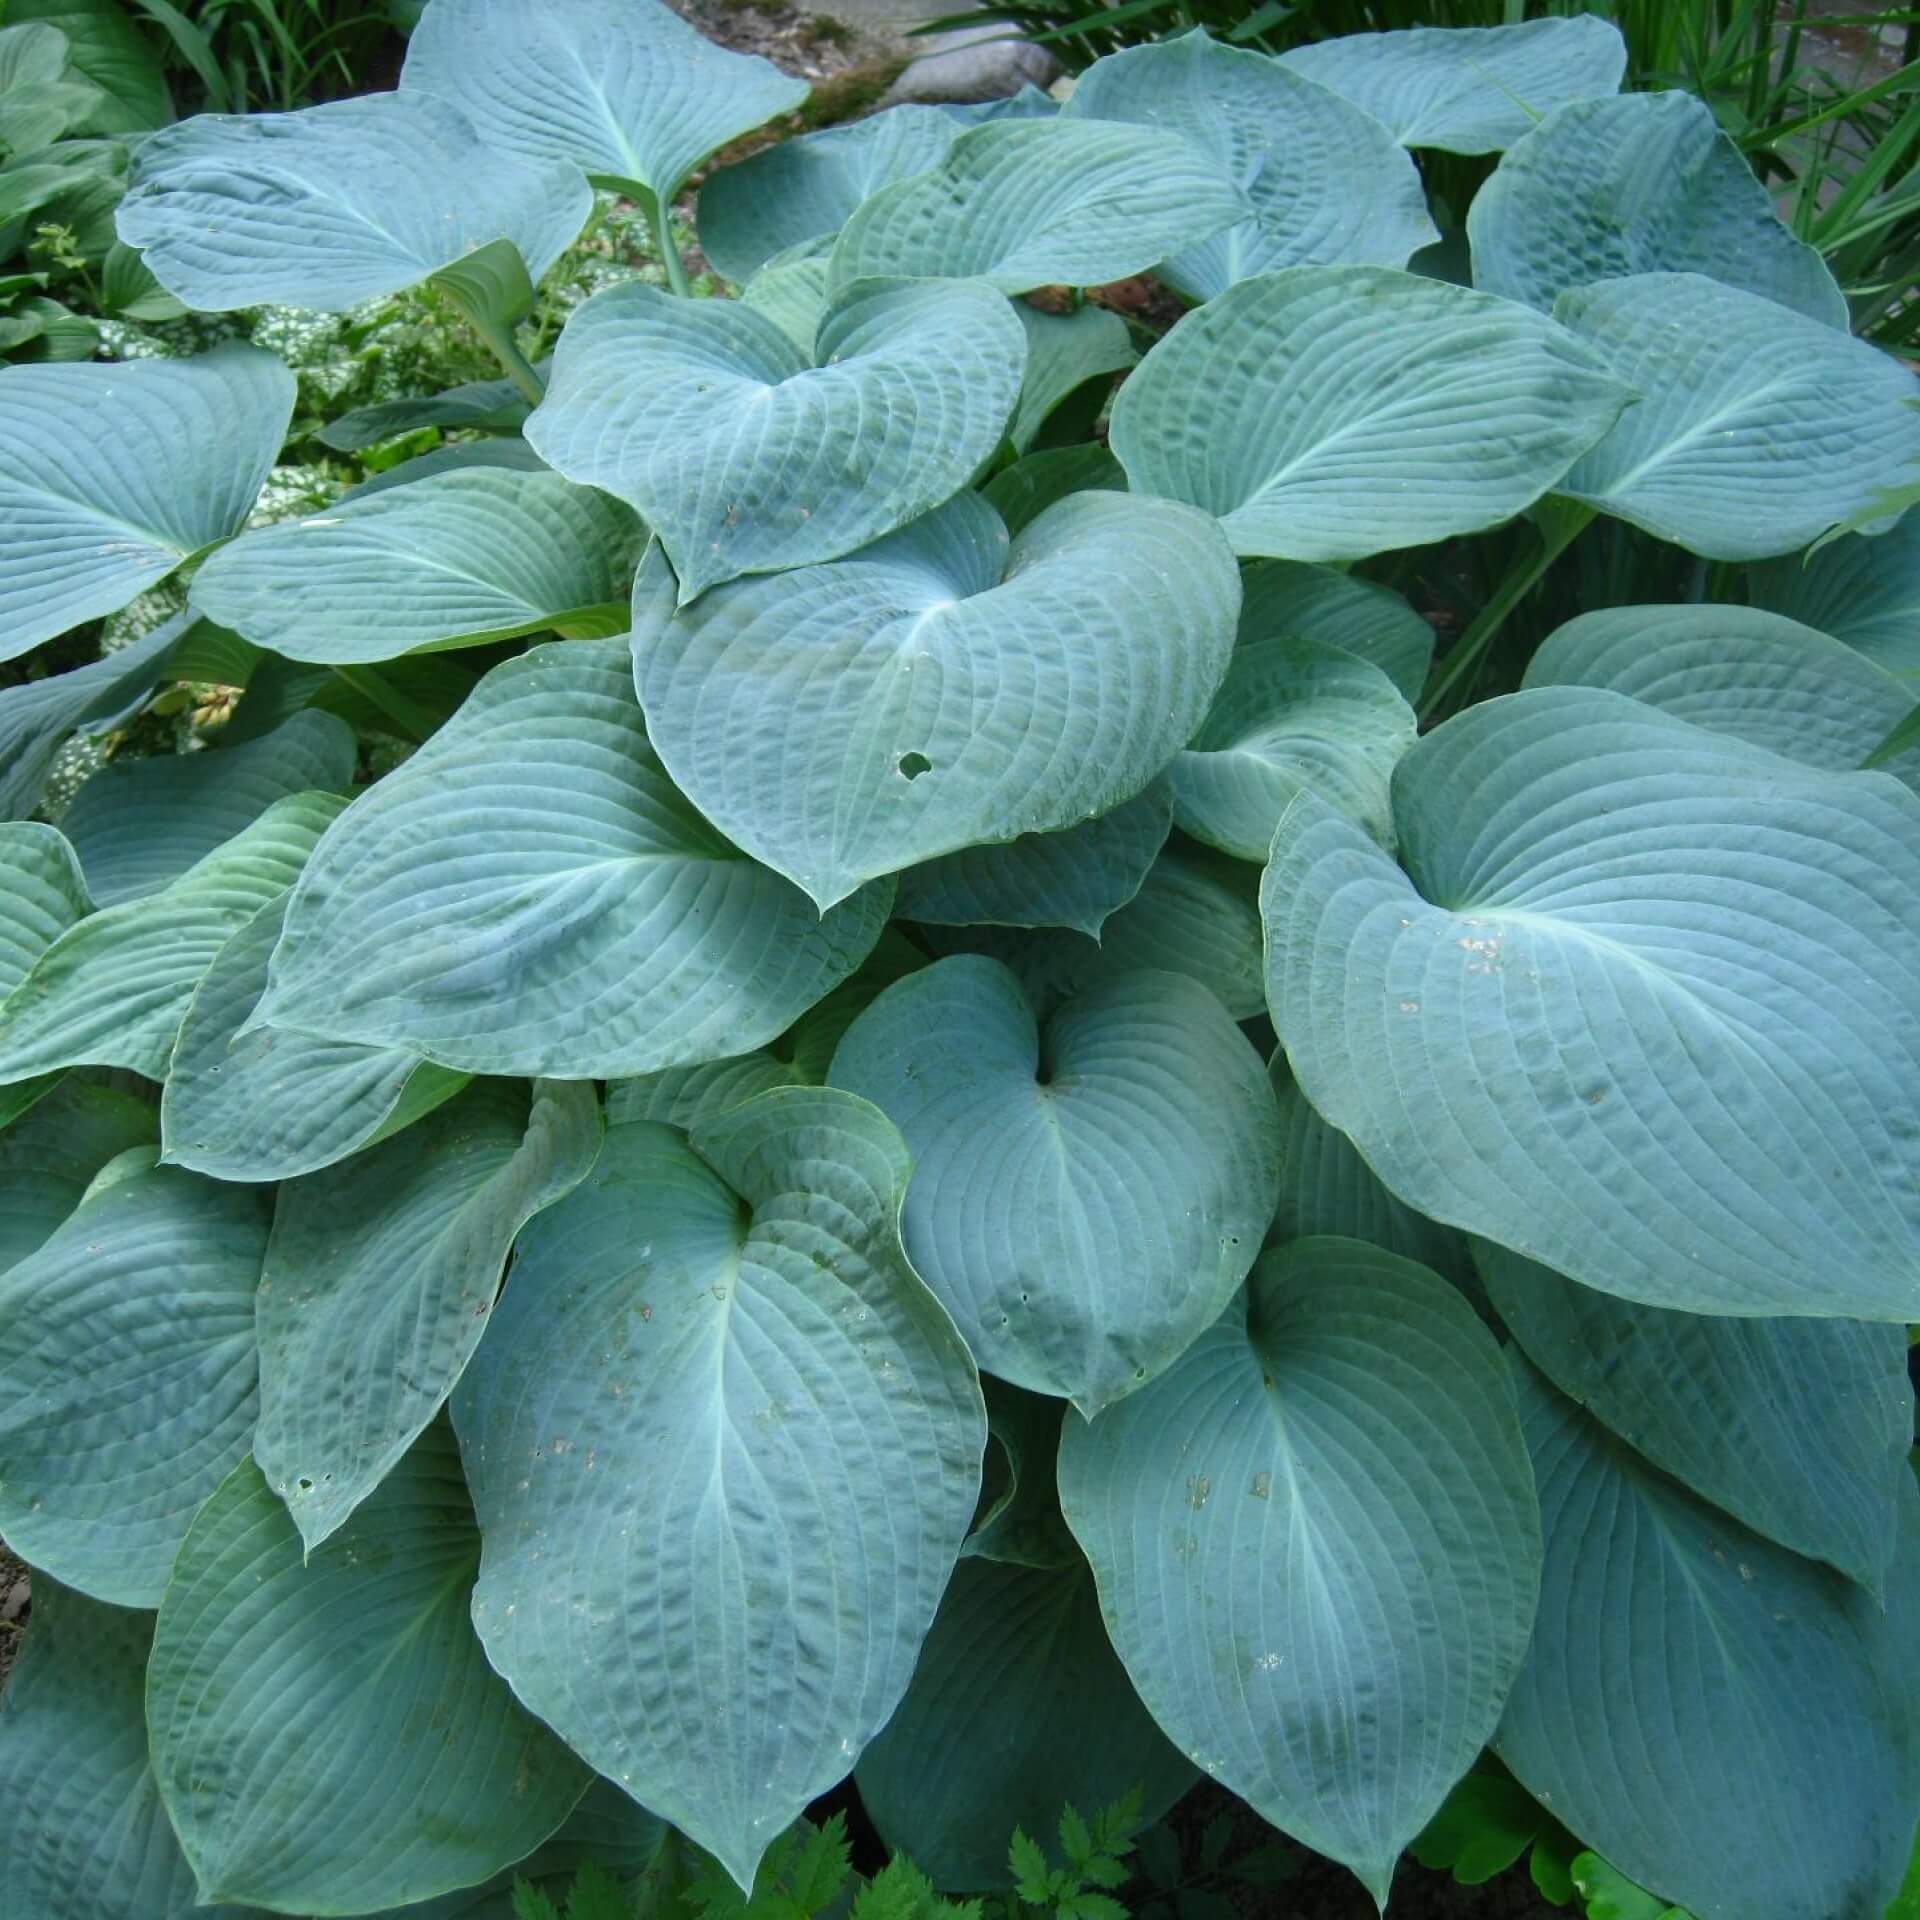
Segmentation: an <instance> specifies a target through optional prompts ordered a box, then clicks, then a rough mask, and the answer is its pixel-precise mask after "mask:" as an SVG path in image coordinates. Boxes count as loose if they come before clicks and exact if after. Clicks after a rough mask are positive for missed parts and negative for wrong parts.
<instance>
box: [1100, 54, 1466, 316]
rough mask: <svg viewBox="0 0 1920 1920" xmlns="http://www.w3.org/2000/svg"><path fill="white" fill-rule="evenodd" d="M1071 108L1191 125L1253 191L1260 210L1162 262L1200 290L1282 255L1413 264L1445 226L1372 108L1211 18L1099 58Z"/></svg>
mask: <svg viewBox="0 0 1920 1920" xmlns="http://www.w3.org/2000/svg"><path fill="white" fill-rule="evenodd" d="M1065 112H1066V115H1067V117H1068V118H1069V119H1076V118H1077V119H1089V120H1123V121H1130V122H1132V123H1134V124H1135V125H1138V126H1146V127H1163V128H1165V129H1166V130H1167V131H1169V132H1171V133H1178V134H1181V135H1183V136H1184V137H1185V138H1186V139H1187V140H1189V141H1191V142H1192V143H1193V145H1194V146H1196V147H1197V148H1198V149H1199V150H1200V151H1201V152H1202V153H1204V154H1206V155H1207V157H1208V158H1209V159H1211V160H1212V161H1213V163H1214V165H1215V166H1216V167H1217V168H1218V169H1219V171H1220V173H1221V175H1222V177H1223V178H1225V179H1227V180H1230V181H1232V182H1233V183H1234V185H1235V186H1237V187H1239V188H1240V189H1241V191H1242V192H1243V193H1245V195H1246V196H1247V200H1248V202H1249V204H1250V205H1251V206H1252V208H1253V217H1252V218H1251V219H1248V220H1243V221H1240V222H1239V223H1238V224H1236V225H1234V226H1231V227H1227V228H1225V229H1223V230H1222V231H1221V232H1219V233H1216V234H1214V235H1213V237H1212V238H1211V239H1208V240H1204V241H1202V242H1201V243H1200V245H1198V246H1196V247H1186V248H1183V249H1182V250H1181V251H1180V252H1178V253H1176V254H1174V255H1173V257H1172V258H1171V259H1169V260H1167V261H1165V262H1163V263H1162V265H1161V267H1160V272H1159V277H1160V278H1161V279H1162V280H1164V281H1166V283H1167V284H1168V285H1169V286H1171V287H1173V288H1175V289H1176V290H1177V291H1179V292H1181V293H1184V294H1186V295H1187V296H1188V298H1190V299H1193V300H1211V299H1212V298H1213V297H1214V296H1215V295H1216V294H1220V293H1224V292H1225V291H1226V290H1227V288H1228V287H1230V286H1232V285H1233V284H1234V282H1235V281H1237V280H1245V279H1248V278H1250V277H1251V276H1252V275H1254V274H1256V273H1265V272H1267V271H1268V270H1269V269H1271V268H1275V267H1326V266H1333V265H1336V264H1338V263H1339V262H1341V261H1354V262H1357V263H1360V264H1362V265H1366V266H1377V267H1403V266H1405V265H1406V263H1407V260H1408V257H1409V256H1410V255H1412V254H1413V253H1415V252H1417V251H1418V250H1419V249H1420V248H1421V247H1424V246H1426V245H1428V244H1429V242H1431V241H1434V240H1437V239H1439V237H1440V235H1439V233H1438V232H1437V231H1436V229H1435V227H1434V224H1433V222H1432V220H1431V219H1430V218H1429V217H1428V215H1427V199H1426V194H1425V192H1424V190H1423V189H1422V187H1421V185H1420V173H1419V169H1418V168H1416V167H1415V166H1414V164H1413V159H1412V156H1411V155H1409V154H1408V153H1407V151H1406V149H1405V148H1404V147H1402V146H1401V145H1400V143H1399V142H1398V141H1397V140H1396V139H1395V138H1394V136H1393V135H1392V134H1391V133H1390V132H1388V130H1387V129H1386V128H1385V127H1383V126H1382V125H1381V124H1380V122H1379V121H1378V120H1376V119H1375V118H1374V117H1373V116H1372V114H1370V113H1363V112H1362V111H1361V110H1360V109H1359V108H1358V107H1356V106H1354V105H1352V104H1351V103H1350V102H1349V101H1346V100H1343V99H1342V98H1341V97H1340V96H1339V95H1338V94H1337V93H1331V92H1329V91H1328V90H1327V89H1326V88H1325V87H1322V86H1317V85H1315V84H1314V82H1313V81H1312V80H1310V79H1305V78H1302V77H1301V76H1300V75H1299V74H1297V73H1294V72H1292V71H1290V70H1289V69H1288V68H1287V67H1285V66H1283V65H1282V64H1281V63H1280V62H1279V61H1277V60H1273V59H1270V58H1269V57H1268V56H1267V55H1265V54H1263V53H1255V52H1253V51H1252V50H1251V49H1247V48H1241V47H1231V46H1223V45H1221V44H1220V43H1219V42H1217V41H1215V40H1212V39H1210V38H1208V36H1207V34H1206V32H1205V31H1204V30H1196V31H1195V32H1192V33H1184V34H1181V35H1180V36H1179V37H1178V38H1176V39H1172V40H1162V41H1159V42H1157V43H1155V44H1152V45H1148V46H1143V47H1128V48H1126V49H1125V50H1124V51H1122V52H1120V53H1112V54H1109V55H1108V56H1107V57H1106V58H1105V59H1104V60H1096V61H1095V62H1094V63H1093V65H1092V66H1091V67H1089V68H1088V69H1087V71H1086V72H1085V73H1083V74H1082V75H1081V76H1080V78H1079V80H1078V81H1077V82H1076V83H1075V85H1074V89H1073V96H1072V98H1071V99H1070V100H1069V101H1068V102H1067V105H1066V109H1065Z"/></svg>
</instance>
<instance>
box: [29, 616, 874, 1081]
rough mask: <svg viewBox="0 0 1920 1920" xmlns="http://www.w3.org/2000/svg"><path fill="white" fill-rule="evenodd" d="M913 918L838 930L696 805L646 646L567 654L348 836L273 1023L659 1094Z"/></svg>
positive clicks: (416, 766)
mask: <svg viewBox="0 0 1920 1920" xmlns="http://www.w3.org/2000/svg"><path fill="white" fill-rule="evenodd" d="M736 745H737V743H736ZM423 872H424V873H428V874H430V875H431V877H432V884H431V885H428V886H423V885H422V884H421V876H422V874H423ZM891 901H892V888H891V887H887V886H883V887H875V888H870V889H867V890H865V891H863V892H861V893H860V894H858V895H857V896H856V897H855V898H853V899H851V900H849V901H848V902H847V903H846V904H845V905H844V906H843V907H841V908H840V909H838V910H837V911H835V912H833V913H829V914H828V915H826V916H825V918H824V919H823V918H822V917H821V915H820V914H819V912H818V911H817V910H816V909H815V907H814V906H813V904H812V902H810V901H809V900H808V899H807V898H806V896H805V895H804V894H802V893H801V892H800V891H799V890H798V889H797V888H796V887H794V886H792V885H790V884H789V883H788V882H787V881H785V880H783V879H781V878H780V877H779V875H777V874H774V873H770V872H768V871H767V870H766V869H765V868H764V867H760V866H756V865H755V864H754V863H753V861H751V860H749V859H747V858H746V857H745V856H744V855H743V854H741V853H740V852H739V851H738V850H737V849H736V848H735V847H733V846H730V845H729V844H728V843H727V842H726V841H725V840H723V839H722V838H721V837H720V835H719V834H718V833H716V832H715V831H714V829H713V828H712V827H710V826H709V825H708V824H707V823H706V821H705V820H703V819H702V818H701V817H700V816H699V815H698V814H696V813H695V812H694V810H693V808H692V807H691V806H689V805H688V804H687V802H686V801H685V800H684V799H682V798H681V796H680V794H679V793H678V792H677V791H676V790H675V789H674V787H673V785H672V783H671V782H670V781H669V779H668V778H667V774H666V772H665V770H664V769H663V768H662V767H661V765H660V762H659V761H658V760H657V759H656V758H655V757H654V753H653V750H652V748H651V747H650V746H649V745H648V742H647V732H646V728H645V726H644V725H643V723H642V721H641V718H640V709H639V707H638V706H637V705H636V704H635V702H634V697H633V679H632V671H631V668H630V665H629V661H628V653H627V643H626V642H625V641H624V640H576V641H559V642H554V643H553V644H551V645H548V646H544V647H535V648H534V649H532V651H531V652H528V653H525V654H523V655H521V656H520V657H519V658H518V659H516V660H510V661H508V662H506V663H505V664H504V665H502V666H499V667H496V668H495V669H494V670H493V671H492V672H491V673H490V674H488V675H487V677H486V678H485V679H484V680H482V681H481V683H480V685H479V687H478V688H477V689H476V691H475V692H474V694H473V696H472V698H471V699H470V700H468V702H467V704H466V705H465V706H464V707H462V708H461V710H460V711H459V713H458V714H456V715H455V716H454V718H453V720H452V721H451V722H450V723H449V724H448V725H447V726H445V727H443V728H442V729H441V730H440V732H438V733H437V734H435V735H434V736H433V738H432V739H431V740H430V741H428V743H427V744H426V745H425V746H424V747H422V748H421V749H420V751H419V752H418V753H416V754H415V755H414V756H413V757H412V758H411V759H410V760H409V761H407V763H406V764H405V765H404V766H403V767H401V768H400V769H399V770H398V771H397V772H395V773H391V774H389V775H388V776H387V777H386V778H385V779H384V780H382V781H381V782H380V783H379V784H378V785H377V786H375V787H374V788H372V789H371V790H370V791H369V792H367V793H365V794H363V795H362V796H361V798H360V799H359V800H358V801H356V802H355V804H354V806H353V807H352V808H351V809H350V811H349V812H348V813H347V814H346V815H345V816H343V818H342V820H341V823H340V826H339V829H338V830H337V831H336V832H334V833H331V834H329V835H328V836H327V839H326V842H325V844H324V845H323V846H322V847H321V848H320V850H319V853H318V857H317V858H316V859H315V861H314V863H313V865H312V867H311V868H310V869H309V872H308V875H307V878H306V881H305V883H304V884H303V885H302V886H301V887H300V889H299V891H298V892H297V893H296V894H295V895H294V899H293V903H292V906H291V908H290V909H289V911H288V915H287V930H286V934H285V936H284V937H283V939H282V941H281V944H280V948H279V950H278V952H277V953H276V954H275V955H274V960H273V966H272V969H271V972H270V974H269V976H268V986H267V992H266V994H265V996H264V997H263V998H262V1001H261V1003H260V1008H259V1010H258V1012H257V1013H256V1015H255V1020H256V1021H257V1022H258V1023H259V1024H263V1025H278V1026H288V1027H294V1028H297V1029H299V1030H301V1031H303V1032H311V1033H317V1034H324V1035H326V1036H327V1037H329V1038H331V1039H340V1040H357V1041H360V1042H362V1043H363V1044H365V1045H368V1046H377V1047H404V1048H407V1049H409V1050H411V1051H413V1052H417V1053H420V1054H422V1055H424V1056H425V1057H426V1058H428V1059H430V1060H435V1061H438V1062H439V1063H440V1064H441V1065H442V1066H448V1067H454V1068H458V1069H459V1070H461V1071H463V1072H469V1073H518V1074H539V1073H553V1074H556V1075H557V1076H559V1077H561V1078H563V1079H596V1078H601V1077H614V1076H618V1075H623V1074H634V1073H650V1072H654V1071H656V1070H658V1069H659V1068H661V1067H669V1066H681V1065H686V1064H690V1063H693V1062H697V1061H702V1060H713V1059H719V1058H722V1057H724V1056H726V1055H729V1054H734V1053H741V1052H745V1051H748V1050H750V1049H751V1048H753V1047H757V1046H760V1045H762V1044H763V1043H764V1042H766V1041H768V1040H771V1039H773V1038H774V1037H775V1036H776V1035H777V1034H779V1033H782V1032H784V1031H785V1029H786V1028H787V1027H789V1026H790V1025H791V1024H792V1023H793V1021H794V1019H795V1018H796V1017H797V1016H798V1015H799V1014H800V1013H801V1012H803V1011H804V1010H805V1009H806V1008H807V1007H809V1006H811V1005H812V1004H813V1002H814V1001H816V1000H818V999H819V998H820V997H821V995H822V994H823V993H825V992H827V991H828V989H830V988H831V987H833V986H835V985H836V984H837V983H838V982H839V981H841V980H843V979H845V978H846V976H847V975H848V974H850V973H851V972H852V971H853V970H854V968H855V967H857V966H858V965H859V964H860V962H861V960H862V959H864V958H865V956H866V954H867V953H868V951H869V950H870V949H871V948H872V946H873V943H874V941H875V940H877V939H878V938H879V936H880V930H881V928H882V926H883V925H884V924H885V922H886V917H887V912H888V908H889V906H890V904H891ZM3 1039H4V1028H0V1041H3ZM4 1057H5V1056H4V1054H0V1061H3V1060H4ZM0 1070H3V1069H0Z"/></svg>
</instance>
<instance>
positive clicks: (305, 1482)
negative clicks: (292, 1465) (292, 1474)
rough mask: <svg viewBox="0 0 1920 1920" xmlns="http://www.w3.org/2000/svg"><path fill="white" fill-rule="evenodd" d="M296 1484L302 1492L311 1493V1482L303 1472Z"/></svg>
mask: <svg viewBox="0 0 1920 1920" xmlns="http://www.w3.org/2000/svg"><path fill="white" fill-rule="evenodd" d="M296 1484H297V1485H298V1486H299V1488H300V1491H301V1492H302V1493H311V1492H312V1491H313V1482H312V1481H311V1480H309V1479H308V1478H307V1476H306V1475H305V1474H304V1473H303V1474H302V1475H301V1476H300V1478H299V1480H298V1482H297V1483H296Z"/></svg>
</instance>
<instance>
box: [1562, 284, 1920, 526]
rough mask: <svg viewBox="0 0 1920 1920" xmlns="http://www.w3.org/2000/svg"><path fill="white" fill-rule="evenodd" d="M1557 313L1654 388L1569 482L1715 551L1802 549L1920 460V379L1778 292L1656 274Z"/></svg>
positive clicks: (1582, 296)
mask: <svg viewBox="0 0 1920 1920" xmlns="http://www.w3.org/2000/svg"><path fill="white" fill-rule="evenodd" d="M1554 313H1555V316H1556V317H1557V318H1558V319H1559V320H1560V321H1562V322H1563V323H1564V324H1565V325H1566V326H1567V327H1569V328H1571V329H1572V331H1573V332H1574V333H1576V334H1578V335H1580V336H1581V338H1582V339H1583V341H1586V342H1590V343H1591V344H1592V346H1594V347H1595V348H1597V349H1598V350H1599V352H1600V353H1601V354H1602V355H1603V356H1604V357H1605V359H1606V361H1607V363H1608V364H1609V365H1610V366H1611V367H1612V368H1613V370H1614V372H1615V373H1617V374H1618V375H1619V377H1620V378H1621V379H1622V380H1624V381H1627V382H1628V383H1629V384H1630V385H1632V386H1633V387H1635V388H1636V389H1638V391H1639V393H1640V395H1641V398H1640V401H1639V404H1638V405H1636V406H1633V407H1629V408H1628V409H1627V411H1626V413H1625V415H1624V416H1622V418H1621V420H1620V423H1619V425H1618V426H1616V427H1615V428H1614V429H1613V431H1612V432H1611V433H1609V434H1608V435H1607V436H1606V438H1605V439H1604V440H1602V441H1601V442H1600V444H1599V445H1598V446H1597V447H1595V448H1594V449H1593V451H1592V452H1591V453H1589V454H1587V455H1586V457H1585V458H1584V459H1582V460H1581V461H1580V462H1579V463H1578V464H1577V465H1576V466H1575V467H1574V469H1573V471H1572V472H1571V473H1569V474H1568V475H1567V476H1566V478H1565V480H1564V481H1563V482H1562V483H1561V486H1560V491H1561V492H1562V493H1565V494H1569V495H1571V496H1572V497H1573V498H1574V499H1577V500H1584V501H1586V502H1587V503H1588V504H1589V505H1591V506H1594V507H1598V508H1599V509H1600V511H1601V512H1603V513H1610V514H1613V515H1615V516H1617V517H1618V518H1620V519H1622V520H1628V521H1631V522H1632V523H1633V524H1634V525H1635V526H1637V527H1644V528H1645V529H1646V530H1647V531H1648V532H1649V533H1652V534H1657V535H1658V536H1659V537H1660V538H1661V539H1663V540H1672V541H1674V542H1676V543H1677V544H1678V545H1680V546H1683V547H1686V548H1688V549H1690V550H1691V551H1692V552H1694V553H1698V554H1704V555H1705V556H1706V557H1707V558H1708V559H1711V560H1758V559H1761V558H1763V557H1765V556H1766V555H1768V554H1776V553H1784V552H1785V551H1786V550H1787V549H1788V548H1790V547H1802V546H1805V545H1806V543H1807V542H1808V541H1809V540H1811V539H1813V538H1814V537H1815V536H1816V535H1817V534H1819V533H1821V532H1823V531H1824V530H1825V529H1826V528H1828V527H1830V526H1832V525H1833V524H1834V523H1835V522H1836V521H1839V520H1844V519H1846V518H1847V516H1848V515H1849V514H1851V513H1853V512H1855V511H1856V510H1857V509H1859V508H1861V507H1864V506H1866V505H1867V504H1868V503H1869V502H1870V501H1871V500H1872V499H1873V497H1874V495H1875V494H1876V493H1878V492H1879V491H1880V489H1882V488H1883V487H1891V486H1896V485H1898V484H1899V483H1900V482H1901V481H1903V480H1906V479H1908V478H1910V477H1911V473H1912V462H1913V461H1914V460H1915V459H1920V411H1916V409H1915V407H1914V406H1913V404H1912V403H1913V402H1914V401H1915V400H1916V399H1920V380H1916V379H1915V378H1914V376H1913V375H1912V374H1911V373H1909V372H1908V371H1907V369H1906V368H1905V367H1903V366H1902V365H1901V364H1900V362H1899V361H1897V360H1895V359H1894V358H1893V357H1892V356H1891V355H1890V354H1885V353H1882V352H1881V351H1880V350H1879V349H1878V348H1877V347H1871V346H1868V345H1867V343H1866V342H1865V341H1864V340H1855V339H1852V338H1850V337H1849V336H1848V335H1847V334H1846V333H1844V332H1842V331H1841V330H1840V329H1839V328H1837V327H1830V326H1827V325H1825V324H1823V323H1822V322H1820V321H1818V320H1809V319H1807V318H1806V317H1805V316H1804V315H1802V314H1798V313H1793V312H1790V311H1788V310H1787V309H1786V308H1784V307H1782V306H1781V305H1780V304H1779V302H1778V301H1774V300H1768V299H1765V298H1763V297H1762V296H1761V295H1759V294H1757V293H1746V292H1743V291H1742V290H1741V289H1739V288H1737V287H1727V286H1722V285H1721V284H1720V282H1719V281H1717V280H1709V279H1707V278H1705V277H1704V276H1703V275H1701V274H1697V273H1643V274H1636V275H1634V276H1633V277H1632V278H1631V279H1626V280H1607V281H1602V282H1601V283H1600V284H1598V285H1596V286H1591V287H1579V288H1576V289H1574V291H1572V292H1571V293H1565V294H1562V295H1561V297H1560V299H1559V301H1558V302H1557V303H1556V304H1555V307H1554Z"/></svg>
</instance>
